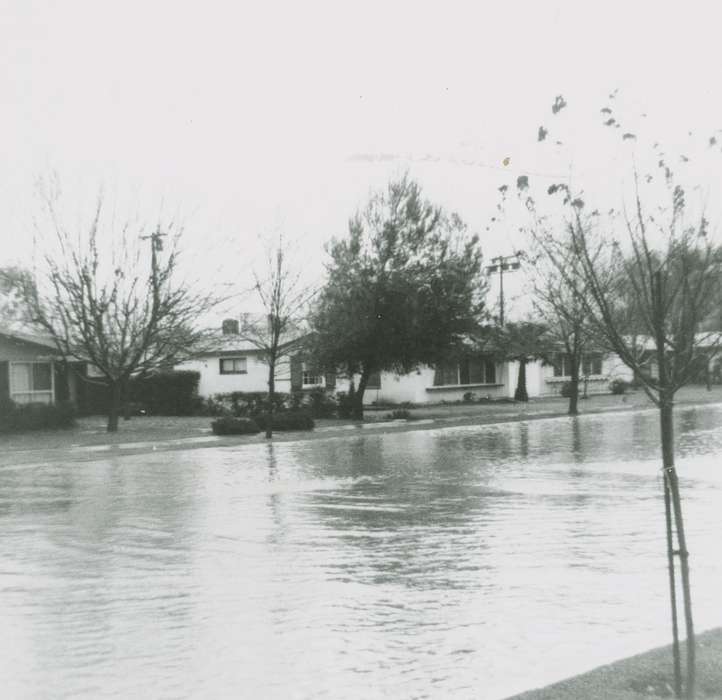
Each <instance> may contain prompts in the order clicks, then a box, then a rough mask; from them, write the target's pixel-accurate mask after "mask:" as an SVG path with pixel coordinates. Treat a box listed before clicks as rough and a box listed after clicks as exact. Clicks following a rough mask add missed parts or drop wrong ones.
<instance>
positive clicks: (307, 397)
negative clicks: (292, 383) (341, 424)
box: [288, 386, 338, 418]
mask: <svg viewBox="0 0 722 700" xmlns="http://www.w3.org/2000/svg"><path fill="white" fill-rule="evenodd" d="M288 408H289V409H290V410H291V411H301V410H306V411H308V412H309V413H310V414H311V417H312V418H331V417H332V416H334V415H336V410H337V409H338V405H337V403H336V399H335V398H334V397H333V396H332V395H331V394H329V393H327V391H326V390H325V389H324V388H323V387H321V386H317V387H314V388H313V389H311V390H310V391H294V392H293V394H291V399H290V401H289V402H288Z"/></svg>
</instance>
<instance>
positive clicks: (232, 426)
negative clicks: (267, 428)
mask: <svg viewBox="0 0 722 700" xmlns="http://www.w3.org/2000/svg"><path fill="white" fill-rule="evenodd" d="M211 430H213V434H214V435H255V434H256V433H260V432H261V429H260V428H259V427H258V423H256V421H254V420H252V419H250V418H236V417H235V416H222V417H220V418H216V420H214V421H213V422H212V423H211Z"/></svg>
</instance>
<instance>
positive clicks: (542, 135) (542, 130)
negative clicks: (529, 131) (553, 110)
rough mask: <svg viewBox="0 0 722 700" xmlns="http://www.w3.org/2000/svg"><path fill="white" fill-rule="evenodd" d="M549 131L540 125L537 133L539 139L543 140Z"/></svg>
mask: <svg viewBox="0 0 722 700" xmlns="http://www.w3.org/2000/svg"><path fill="white" fill-rule="evenodd" d="M548 133H549V132H548V131H547V130H546V129H545V128H544V127H543V126H540V127H539V132H538V133H537V139H536V140H537V141H543V140H544V139H545V138H546V137H547V134H548Z"/></svg>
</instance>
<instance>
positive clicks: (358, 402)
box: [352, 365, 371, 420]
mask: <svg viewBox="0 0 722 700" xmlns="http://www.w3.org/2000/svg"><path fill="white" fill-rule="evenodd" d="M370 376H371V370H370V369H369V368H368V367H366V366H365V365H364V366H363V368H362V369H361V377H360V379H359V381H358V389H356V392H355V393H354V395H353V414H352V417H353V419H354V420H363V419H364V392H365V391H366V385H367V384H368V381H369V377H370Z"/></svg>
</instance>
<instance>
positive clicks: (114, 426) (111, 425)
mask: <svg viewBox="0 0 722 700" xmlns="http://www.w3.org/2000/svg"><path fill="white" fill-rule="evenodd" d="M120 407H121V395H120V382H119V381H114V382H113V383H112V384H111V385H110V407H109V409H108V428H107V430H108V432H109V433H116V432H118V416H119V415H120Z"/></svg>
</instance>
